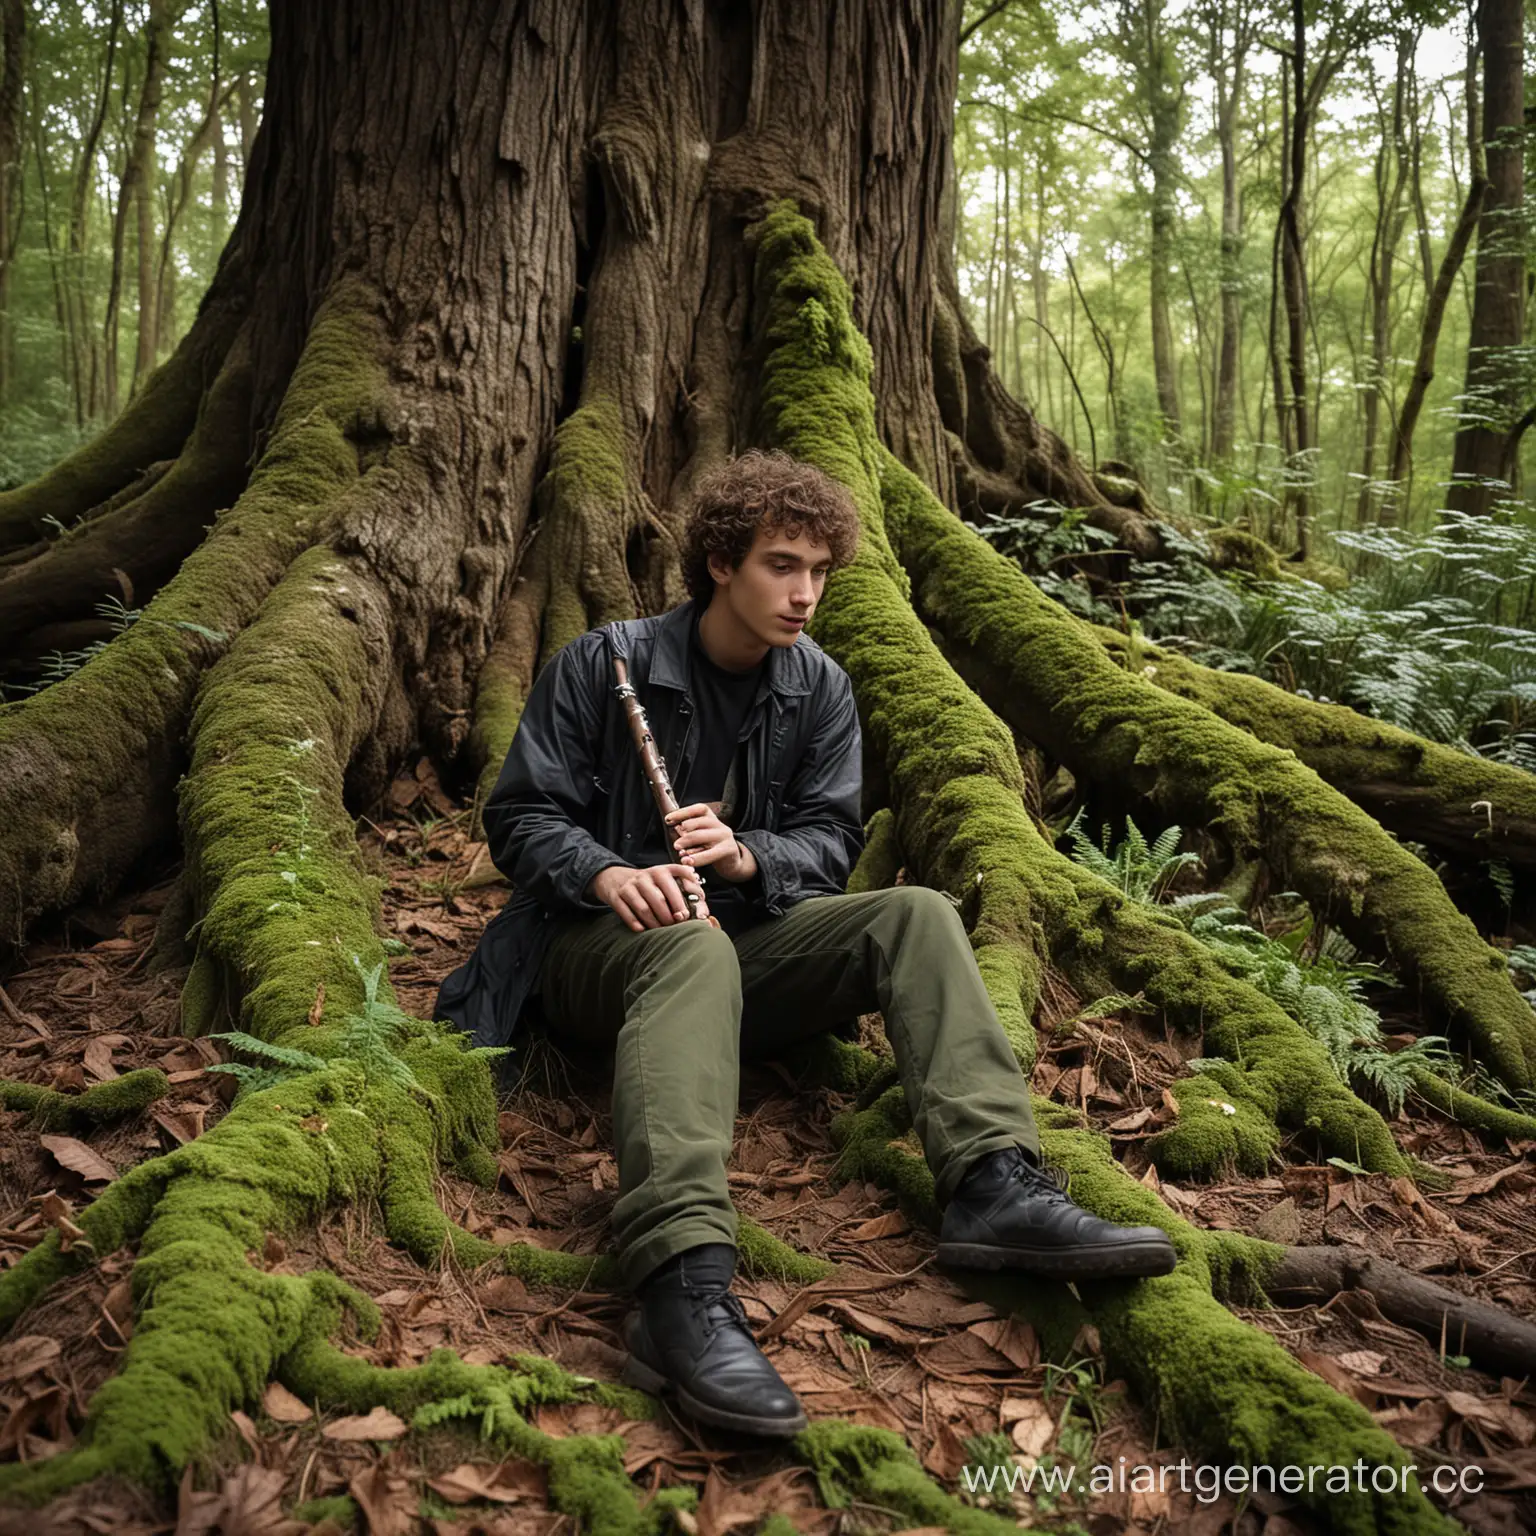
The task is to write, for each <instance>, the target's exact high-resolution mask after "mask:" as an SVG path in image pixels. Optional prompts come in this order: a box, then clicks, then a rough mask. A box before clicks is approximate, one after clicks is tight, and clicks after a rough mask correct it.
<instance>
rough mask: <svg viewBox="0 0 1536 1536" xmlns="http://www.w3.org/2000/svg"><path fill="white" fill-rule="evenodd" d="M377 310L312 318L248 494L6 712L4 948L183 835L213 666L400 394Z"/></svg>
mask: <svg viewBox="0 0 1536 1536" xmlns="http://www.w3.org/2000/svg"><path fill="white" fill-rule="evenodd" d="M381 350H382V349H381V339H380V332H379V322H378V318H377V313H376V308H375V306H374V305H372V304H371V302H370V301H369V298H368V295H367V294H366V292H362V291H359V290H357V289H355V288H348V287H346V286H344V285H343V286H342V287H340V288H339V289H338V290H337V291H336V292H335V293H333V295H332V296H331V298H330V299H329V300H328V301H327V302H326V304H325V305H323V306H322V307H321V309H320V312H319V313H318V314H317V315H316V317H315V323H314V326H313V329H312V333H311V337H310V342H309V346H308V348H307V349H306V352H305V355H304V357H303V358H302V359H301V361H300V363H299V366H298V368H297V369H296V370H295V373H294V377H293V380H292V381H291V387H290V389H289V393H288V395H287V397H286V398H285V400H284V403H283V406H282V409H281V411H280V412H279V415H278V420H277V422H276V424H275V426H274V429H273V433H272V437H271V440H270V442H269V444H268V447H267V449H266V452H265V453H264V455H263V457H262V461H261V463H260V465H259V466H258V467H257V469H256V471H255V473H254V474H253V475H252V477H251V482H250V484H249V485H248V487H247V488H246V491H245V493H244V494H243V495H242V496H241V497H240V500H239V501H238V502H237V503H236V505H235V506H234V507H232V508H231V509H230V510H229V511H228V512H226V513H225V514H224V515H223V516H222V517H220V518H219V519H218V521H217V523H216V525H215V527H214V530H213V532H212V533H211V534H210V535H209V537H208V539H207V540H206V542H205V543H204V544H203V545H202V546H201V547H200V548H199V549H197V550H196V551H194V552H193V554H191V555H190V556H189V557H188V558H187V560H186V561H185V563H184V564H183V565H182V568H181V570H180V571H179V572H178V573H177V574H176V576H175V577H174V578H173V579H172V580H171V581H169V582H168V583H167V584H166V585H165V587H163V588H162V589H161V591H160V592H159V593H158V594H157V595H156V597H155V599H154V601H153V602H152V603H150V604H149V606H148V608H147V609H146V610H145V612H144V614H143V616H142V617H141V618H140V619H139V620H138V622H137V623H135V624H134V625H133V626H132V627H131V628H130V629H129V630H128V631H127V632H126V633H124V634H123V635H121V636H120V637H119V638H118V639H117V640H115V641H114V642H113V643H112V644H111V645H110V646H108V647H107V649H106V650H105V651H103V652H102V653H101V654H100V655H98V656H96V657H94V658H93V659H92V660H91V661H90V662H89V663H88V664H87V665H86V666H84V667H82V668H81V669H80V670H79V671H78V672H76V673H75V674H73V675H72V676H70V677H68V678H65V679H64V680H63V681H62V682H60V683H56V684H54V685H53V686H52V687H50V688H47V689H45V690H44V691H43V692H41V693H38V694H35V695H32V696H31V697H29V698H26V699H22V700H19V701H17V702H15V703H12V704H8V705H5V706H4V707H0V821H3V822H4V825H5V826H6V827H7V828H8V833H7V836H6V838H5V840H4V842H3V844H0V944H17V945H19V944H20V943H21V941H22V937H23V934H24V932H25V927H26V924H27V923H28V922H29V921H30V920H31V919H32V918H33V917H35V916H37V915H38V914H40V913H42V912H46V911H52V910H58V909H60V908H63V907H65V906H68V905H69V904H70V903H72V902H75V901H79V900H81V899H83V898H87V897H94V896H96V895H98V894H99V893H102V892H105V891H107V890H110V889H112V888H113V887H114V886H115V885H116V883H117V882H118V881H119V880H120V879H121V878H122V877H123V875H124V873H125V872H126V871H127V870H128V869H129V868H130V867H131V865H132V864H133V862H134V860H135V859H136V858H137V857H138V856H139V855H140V854H141V853H143V851H144V850H145V849H147V848H150V847H155V846H163V845H164V844H165V843H166V841H167V840H169V839H170V838H171V837H173V836H174V820H173V811H174V799H173V795H172V790H173V787H174V785H175V782H176V779H177V777H178V775H179V774H180V772H181V768H182V765H183V762H184V756H183V749H182V746H181V741H182V736H183V732H184V730H185V727H186V723H187V719H188V716H189V714H190V711H191V708H192V703H193V699H194V697H195V696H196V693H197V688H198V684H199V681H200V679H201V677H202V673H203V669H204V667H205V666H206V665H207V664H208V662H209V661H210V660H211V659H212V658H213V657H215V656H217V655H218V654H219V653H220V652H221V651H222V649H223V648H224V646H225V645H227V644H228V641H229V637H230V636H231V635H233V634H236V633H238V632H239V630H240V629H242V628H243V627H244V625H245V624H246V623H247V622H248V621H249V619H250V617H251V615H252V614H253V613H254V612H255V611H256V609H257V607H258V606H259V604H260V603H261V600H262V599H263V597H264V596H265V595H266V593H267V592H268V591H269V590H270V589H271V587H272V585H273V584H274V583H275V582H276V581H277V580H278V579H279V578H280V577H281V576H282V574H283V572H284V571H285V570H286V569H287V568H288V566H289V564H290V563H291V561H292V560H293V558H294V557H295V555H297V554H298V553H299V552H300V551H301V550H302V549H304V548H306V547H307V546H308V545H310V544H311V543H313V542H314V541H315V539H316V537H317V536H319V535H320V534H321V533H322V532H323V526H324V524H325V522H326V520H327V518H330V517H334V516H335V515H336V514H337V512H338V509H339V508H341V507H344V506H345V498H346V495H347V493H348V492H349V491H351V490H353V489H355V488H356V487H357V486H358V484H359V482H360V480H361V478H362V476H363V474H364V471H363V469H362V467H361V465H360V461H359V456H358V453H357V450H356V448H355V447H354V444H353V441H352V438H353V436H355V435H357V434H359V433H362V432H365V431H367V432H372V431H374V430H375V429H376V427H377V424H378V419H379V416H380V413H381V412H382V411H383V409H384V404H385V402H386V400H387V398H388V396H387V393H386V388H385V381H384V378H383V370H382V367H380V366H379V365H377V364H376V363H375V362H374V361H373V360H374V359H377V358H378V357H379V356H380V353H381Z"/></svg>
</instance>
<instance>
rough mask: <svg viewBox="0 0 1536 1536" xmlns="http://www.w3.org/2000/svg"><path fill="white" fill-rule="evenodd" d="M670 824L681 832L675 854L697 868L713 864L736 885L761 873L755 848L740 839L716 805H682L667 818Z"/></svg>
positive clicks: (725, 877) (723, 877) (691, 866)
mask: <svg viewBox="0 0 1536 1536" xmlns="http://www.w3.org/2000/svg"><path fill="white" fill-rule="evenodd" d="M667 825H668V826H669V827H671V828H673V829H675V831H676V832H677V834H678V835H677V842H676V843H675V844H674V845H673V846H674V848H675V857H676V859H677V861H678V863H680V864H687V865H688V866H689V867H690V868H693V869H703V868H704V867H705V866H712V867H713V868H714V869H715V871H716V873H718V874H719V875H720V877H721V878H722V879H724V880H729V881H731V882H732V883H733V884H734V883H740V882H741V881H743V880H750V879H751V878H752V876H753V875H754V874H756V873H757V860H756V859H754V858H753V857H752V850H751V849H750V848H748V847H746V846H745V845H744V844H742V843H738V842H737V841H736V834H735V833H734V832H732V831H731V829H730V828H729V827H728V826H726V824H725V823H724V822H723V821H721V820H720V817H719V814H718V813H717V812H716V810H715V808H714V807H713V806H712V805H708V804H706V803H704V802H702V801H701V802H700V803H699V804H697V805H683V806H679V807H678V809H677V810H675V811H673V812H672V814H671V815H670V816H668V817H667Z"/></svg>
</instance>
